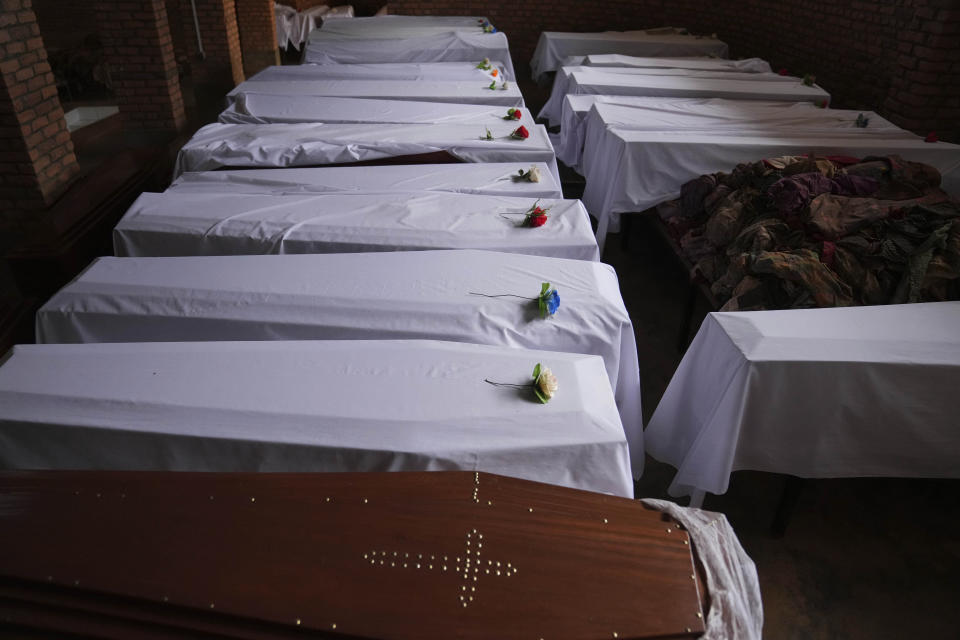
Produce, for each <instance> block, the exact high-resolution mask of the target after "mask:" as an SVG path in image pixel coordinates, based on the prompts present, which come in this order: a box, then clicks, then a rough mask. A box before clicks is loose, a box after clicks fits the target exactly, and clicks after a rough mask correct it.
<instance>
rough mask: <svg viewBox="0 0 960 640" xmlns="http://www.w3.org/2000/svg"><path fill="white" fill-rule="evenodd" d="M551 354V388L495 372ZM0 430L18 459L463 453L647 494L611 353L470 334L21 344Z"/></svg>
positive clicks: (348, 462) (331, 466)
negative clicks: (627, 434) (540, 395)
mask: <svg viewBox="0 0 960 640" xmlns="http://www.w3.org/2000/svg"><path fill="white" fill-rule="evenodd" d="M538 362H540V363H542V364H543V365H544V366H547V367H549V368H550V369H552V370H553V371H554V373H555V374H556V376H557V378H558V380H559V389H558V391H557V393H556V395H555V396H554V398H553V399H552V400H551V401H550V402H549V403H548V404H540V403H539V402H537V401H536V400H534V399H533V394H532V392H531V391H527V390H520V389H514V388H510V387H494V386H492V385H489V384H487V383H485V382H484V381H483V380H484V378H489V379H491V380H496V381H505V382H516V383H524V382H526V381H527V380H529V379H530V374H531V372H532V370H533V367H534V365H536V364H537V363H538ZM0 445H2V446H0V467H2V468H6V469H18V468H19V469H107V470H110V469H129V470H178V471H181V470H182V471H434V470H436V471H439V470H458V469H459V470H471V471H474V470H476V471H486V472H489V473H499V474H502V475H506V476H514V477H518V478H525V479H528V480H536V481H539V482H549V483H552V484H559V485H563V486H568V487H575V488H578V489H586V490H589V491H601V492H608V493H613V494H616V495H620V496H626V497H630V496H632V494H633V481H632V478H631V476H630V461H629V458H628V452H627V443H626V440H625V439H624V435H623V428H622V427H621V426H620V418H619V416H618V415H617V408H616V406H615V405H614V401H613V394H612V393H611V391H610V383H609V382H608V381H607V376H606V375H605V372H604V369H603V360H602V359H601V358H599V357H598V356H584V355H576V354H568V353H554V352H547V351H527V350H524V349H511V348H505V347H488V346H479V345H469V344H459V343H446V342H428V341H397V342H389V341H387V342H380V341H359V342H352V341H332V342H325V341H305V342H192V343H149V344H78V345H24V346H18V347H15V348H14V350H13V352H12V355H11V357H10V358H9V359H8V360H7V362H6V363H5V364H4V365H3V366H2V367H0Z"/></svg>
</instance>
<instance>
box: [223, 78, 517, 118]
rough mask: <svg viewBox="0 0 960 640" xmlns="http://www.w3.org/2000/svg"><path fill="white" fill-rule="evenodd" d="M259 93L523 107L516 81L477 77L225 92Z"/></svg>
mask: <svg viewBox="0 0 960 640" xmlns="http://www.w3.org/2000/svg"><path fill="white" fill-rule="evenodd" d="M247 93H262V94H268V95H275V96H292V97H327V98H365V99H367V100H413V101H417V102H438V103H452V104H488V105H497V106H501V107H503V109H504V111H506V110H507V109H509V108H510V107H518V108H519V107H523V95H522V94H521V93H520V89H519V88H518V87H517V83H515V82H508V83H507V85H506V88H504V86H503V84H502V83H499V82H497V83H496V88H494V89H491V88H490V81H489V80H484V79H478V80H463V81H453V80H428V81H421V82H406V81H401V80H373V79H372V80H340V79H333V80H293V81H266V82H257V81H254V80H247V81H246V82H241V83H240V84H238V85H237V86H236V87H235V88H234V89H233V90H232V91H230V93H228V94H227V104H228V105H229V104H230V103H232V102H233V101H234V100H235V99H237V97H238V96H241V95H243V94H247Z"/></svg>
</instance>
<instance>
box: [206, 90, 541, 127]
mask: <svg viewBox="0 0 960 640" xmlns="http://www.w3.org/2000/svg"><path fill="white" fill-rule="evenodd" d="M509 108H510V107H507V106H503V105H490V104H458V103H453V102H415V101H411V100H369V99H366V98H324V97H315V96H290V95H280V94H276V95H275V94H272V93H241V94H239V95H238V96H237V99H236V100H234V102H233V103H232V104H231V105H230V106H228V107H227V108H226V109H224V110H223V111H222V112H221V113H220V118H219V120H220V122H222V123H226V124H281V123H294V124H296V123H327V124H356V123H376V124H432V123H436V124H462V125H472V126H473V127H474V128H475V129H476V130H479V131H483V127H484V126H486V125H494V126H500V125H502V124H503V122H504V120H503V118H504V116H506V115H507V109H509ZM520 113H521V119H520V120H519V121H515V122H514V127H517V126H520V125H523V126H525V127H526V128H527V129H528V130H532V129H533V127H535V126H536V123H535V122H534V119H533V116H532V115H531V114H530V112H529V111H527V109H525V108H521V109H520Z"/></svg>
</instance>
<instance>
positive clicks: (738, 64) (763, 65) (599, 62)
mask: <svg viewBox="0 0 960 640" xmlns="http://www.w3.org/2000/svg"><path fill="white" fill-rule="evenodd" d="M568 64H579V65H583V66H586V67H644V68H647V69H656V68H670V69H702V70H704V71H736V72H739V73H770V72H771V71H772V69H771V68H770V63H769V62H767V61H766V60H764V59H762V58H744V59H743V60H726V59H723V58H710V57H703V56H700V57H686V58H683V57H681V58H642V57H637V56H624V55H620V54H618V53H601V54H598V55H589V56H584V57H583V60H579V61H577V62H570V63H567V62H564V64H563V66H567V65H568Z"/></svg>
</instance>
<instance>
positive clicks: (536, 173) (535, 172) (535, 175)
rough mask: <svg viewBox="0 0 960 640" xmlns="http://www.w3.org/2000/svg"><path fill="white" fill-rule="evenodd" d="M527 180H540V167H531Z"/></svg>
mask: <svg viewBox="0 0 960 640" xmlns="http://www.w3.org/2000/svg"><path fill="white" fill-rule="evenodd" d="M527 180H529V181H530V182H540V168H539V167H530V171H529V172H528V173H527Z"/></svg>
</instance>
